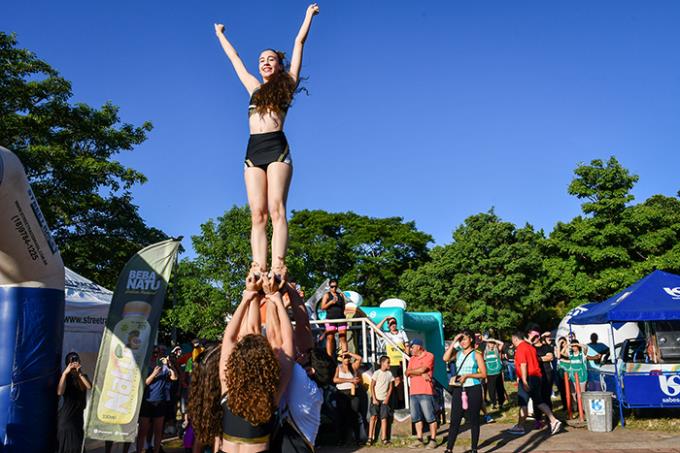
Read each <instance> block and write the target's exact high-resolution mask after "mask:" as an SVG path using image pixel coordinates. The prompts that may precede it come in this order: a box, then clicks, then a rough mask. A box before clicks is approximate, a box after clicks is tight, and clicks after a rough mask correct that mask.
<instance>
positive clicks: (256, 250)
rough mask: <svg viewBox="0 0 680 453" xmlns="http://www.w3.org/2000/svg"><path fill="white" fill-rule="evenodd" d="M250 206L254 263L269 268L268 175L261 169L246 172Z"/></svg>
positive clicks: (250, 168)
mask: <svg viewBox="0 0 680 453" xmlns="http://www.w3.org/2000/svg"><path fill="white" fill-rule="evenodd" d="M244 177H245V180H246V191H247V192H248V205H249V206H250V219H251V229H250V247H251V250H252V252H253V261H255V262H256V263H258V264H259V265H260V266H261V267H262V268H263V269H266V268H267V174H266V173H265V172H264V170H262V169H261V168H257V167H248V168H246V170H245V172H244Z"/></svg>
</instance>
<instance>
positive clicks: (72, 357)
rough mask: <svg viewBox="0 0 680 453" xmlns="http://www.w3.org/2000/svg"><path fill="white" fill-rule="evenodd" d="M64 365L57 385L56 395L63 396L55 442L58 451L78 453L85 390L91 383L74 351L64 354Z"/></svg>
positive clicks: (81, 435)
mask: <svg viewBox="0 0 680 453" xmlns="http://www.w3.org/2000/svg"><path fill="white" fill-rule="evenodd" d="M64 362H65V364H66V367H65V368H64V371H63V372H62V373H61V378H60V379H59V384H58V385H57V395H59V396H62V397H63V398H64V403H63V404H62V406H61V408H60V409H59V416H58V420H59V421H58V427H57V442H58V445H59V450H57V451H58V452H59V453H80V448H81V446H82V443H83V411H84V410H85V401H86V398H85V396H86V393H87V390H89V389H91V388H92V383H91V382H90V379H89V378H88V377H87V375H86V374H84V373H83V372H82V368H81V365H80V356H79V355H78V353H76V352H69V353H68V354H66V359H65V360H64Z"/></svg>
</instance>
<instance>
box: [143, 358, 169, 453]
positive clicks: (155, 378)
mask: <svg viewBox="0 0 680 453" xmlns="http://www.w3.org/2000/svg"><path fill="white" fill-rule="evenodd" d="M151 363H152V364H154V368H153V370H151V373H150V374H149V376H148V377H147V378H146V380H145V381H144V383H145V384H146V386H145V387H144V400H143V401H142V408H141V409H140V411H139V433H138V435H137V451H144V441H145V440H146V438H147V436H148V434H149V431H150V430H152V432H153V452H154V453H158V452H159V451H160V449H161V439H162V438H163V425H164V424H165V414H166V412H167V406H168V404H170V389H171V387H172V381H176V380H177V371H176V370H175V368H174V366H173V365H172V362H170V360H169V359H168V356H166V355H163V354H161V349H160V347H159V346H154V349H153V354H152V355H151Z"/></svg>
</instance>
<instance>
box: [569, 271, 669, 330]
mask: <svg viewBox="0 0 680 453" xmlns="http://www.w3.org/2000/svg"><path fill="white" fill-rule="evenodd" d="M674 320H680V275H675V274H671V273H668V272H663V271H654V272H652V273H651V274H649V275H647V276H646V277H644V278H642V279H640V280H638V281H637V282H635V283H633V284H632V285H630V286H629V287H628V288H626V289H624V290H623V291H621V292H620V293H618V294H616V295H614V296H612V297H610V298H609V299H607V300H605V301H604V302H601V303H599V304H596V305H594V306H592V307H590V308H589V310H588V311H586V312H584V313H580V314H578V315H576V316H574V317H572V318H571V319H570V320H569V323H570V324H607V323H610V322H625V321H674Z"/></svg>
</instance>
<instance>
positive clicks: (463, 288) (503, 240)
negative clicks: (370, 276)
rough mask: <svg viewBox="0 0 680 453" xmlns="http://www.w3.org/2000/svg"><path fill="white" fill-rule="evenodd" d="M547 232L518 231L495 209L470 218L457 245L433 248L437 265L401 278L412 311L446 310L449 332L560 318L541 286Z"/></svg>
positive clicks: (455, 234) (505, 328)
mask: <svg viewBox="0 0 680 453" xmlns="http://www.w3.org/2000/svg"><path fill="white" fill-rule="evenodd" d="M542 240H543V235H542V232H537V231H535V230H534V229H533V227H532V226H531V225H526V226H524V227H523V228H517V227H516V226H515V225H514V224H512V223H510V222H504V221H502V220H501V219H500V218H499V217H498V216H497V215H496V214H495V213H494V212H493V210H491V211H489V212H488V213H480V214H476V215H473V216H471V217H468V218H467V219H466V220H465V222H464V223H463V225H461V226H460V227H458V228H457V229H456V230H455V231H454V232H453V242H452V243H450V244H447V245H445V246H439V247H435V248H434V249H432V251H431V253H430V256H431V260H430V261H429V262H428V263H426V264H424V265H422V266H421V267H420V268H418V269H417V270H412V271H408V272H406V273H405V274H404V275H403V276H402V279H401V287H402V293H401V296H402V298H403V299H404V300H406V301H407V302H408V304H409V308H410V309H412V310H423V311H433V310H436V311H441V312H442V314H443V316H444V323H445V329H446V332H447V333H448V334H452V333H454V332H455V331H458V330H459V329H462V328H470V329H474V330H488V329H493V330H495V331H496V333H500V332H505V333H507V332H508V331H509V330H511V329H513V328H516V327H517V326H520V325H523V324H525V323H526V322H527V321H538V322H542V323H545V321H546V320H547V319H550V318H551V317H552V316H554V313H552V311H551V310H550V309H548V308H546V307H545V306H544V305H543V301H544V299H543V295H542V293H541V290H540V287H539V286H538V285H536V282H537V281H539V277H540V275H541V272H542V259H543V256H542V254H541V252H540V247H539V244H540V242H541V241H542Z"/></svg>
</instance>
